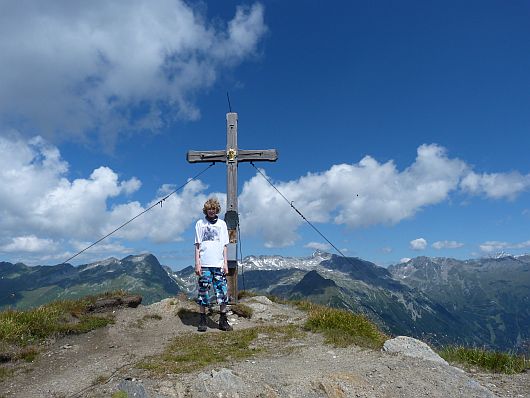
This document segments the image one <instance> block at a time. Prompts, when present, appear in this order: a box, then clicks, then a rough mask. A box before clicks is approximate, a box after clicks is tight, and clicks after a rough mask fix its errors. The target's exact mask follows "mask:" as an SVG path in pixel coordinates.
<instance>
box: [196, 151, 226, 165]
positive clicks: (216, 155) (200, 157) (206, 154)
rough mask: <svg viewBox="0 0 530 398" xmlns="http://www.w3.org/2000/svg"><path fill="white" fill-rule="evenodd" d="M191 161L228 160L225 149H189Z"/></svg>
mask: <svg viewBox="0 0 530 398" xmlns="http://www.w3.org/2000/svg"><path fill="white" fill-rule="evenodd" d="M187 159H188V162H189V163H208V162H226V152H225V151H188V154H187Z"/></svg>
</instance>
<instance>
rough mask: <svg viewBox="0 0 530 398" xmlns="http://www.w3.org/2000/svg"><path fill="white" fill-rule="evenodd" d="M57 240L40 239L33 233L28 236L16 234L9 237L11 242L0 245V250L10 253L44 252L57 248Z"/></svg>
mask: <svg viewBox="0 0 530 398" xmlns="http://www.w3.org/2000/svg"><path fill="white" fill-rule="evenodd" d="M57 247H58V245H57V242H54V241H53V240H51V239H41V238H37V237H36V236H35V235H28V236H17V237H15V238H12V239H11V242H9V243H7V244H5V245H3V246H0V251H3V252H6V253H10V252H27V253H35V252H45V251H53V250H55V249H57Z"/></svg>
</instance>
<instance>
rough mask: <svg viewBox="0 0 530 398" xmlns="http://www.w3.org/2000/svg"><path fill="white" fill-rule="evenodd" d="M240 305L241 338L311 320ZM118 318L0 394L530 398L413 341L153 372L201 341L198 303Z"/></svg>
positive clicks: (518, 379)
mask: <svg viewBox="0 0 530 398" xmlns="http://www.w3.org/2000/svg"><path fill="white" fill-rule="evenodd" d="M242 302H244V303H245V304H247V305H248V306H250V307H251V308H253V311H254V312H253V316H252V317H251V318H250V319H246V318H243V317H238V316H237V315H235V314H231V315H230V316H229V320H230V322H231V323H232V324H233V326H234V330H236V331H237V330H241V329H245V328H249V327H253V326H256V325H285V324H289V323H293V324H301V323H303V322H304V319H305V316H306V314H305V313H304V312H302V311H299V310H297V309H295V308H293V307H292V306H289V305H283V304H278V303H273V302H271V301H270V300H268V299H267V298H266V297H254V298H248V299H245V300H242ZM179 309H185V310H186V311H184V312H182V311H180V312H179ZM114 311H115V313H114V315H115V317H116V318H115V319H116V322H115V323H114V324H113V325H110V326H107V327H105V328H102V329H98V330H94V331H92V332H90V333H87V334H83V335H75V336H67V337H64V338H61V339H58V340H56V341H52V342H49V343H48V344H47V345H45V346H44V347H43V352H42V353H41V354H40V355H39V357H38V358H37V359H35V361H34V362H32V363H27V364H19V366H18V367H17V370H16V371H15V373H14V374H13V375H12V376H11V377H9V378H8V379H6V380H4V381H3V382H2V383H0V397H6V398H7V397H21V398H32V397H39V398H42V397H113V396H114V397H117V396H120V394H118V393H119V391H122V393H121V396H122V397H123V396H128V397H153V398H155V397H159V398H162V397H227V398H228V397H233V398H236V397H238V398H244V397H270V398H273V397H444V398H445V397H466V398H467V397H530V374H529V373H523V374H519V375H498V374H496V375H493V374H485V373H479V372H473V371H471V372H465V371H463V370H460V369H458V368H456V367H453V366H451V365H448V364H447V363H445V362H444V361H441V360H437V358H436V355H432V353H428V355H425V353H426V352H427V351H425V349H424V347H423V346H421V343H419V342H418V343H417V344H416V343H415V342H414V341H413V340H412V339H409V340H406V344H403V341H401V340H396V341H395V343H396V344H394V346H393V348H392V349H390V351H383V350H381V351H379V350H376V351H374V350H370V349H361V348H359V347H355V346H352V347H348V348H335V347H332V346H329V345H326V344H325V343H324V342H323V337H322V336H320V335H319V334H313V333H306V334H305V335H300V336H297V337H296V338H293V339H292V340H291V341H288V342H286V341H284V340H278V341H274V340H267V343H266V344H267V345H268V350H267V352H266V353H265V354H259V355H256V356H253V357H250V358H246V359H242V360H236V361H231V362H227V363H223V364H221V365H215V366H209V367H207V368H203V369H200V370H197V371H194V372H191V373H184V374H182V373H181V374H174V373H167V374H160V373H158V374H154V373H152V372H149V371H146V370H142V369H140V368H138V367H137V364H138V363H139V362H140V361H141V360H142V359H144V358H146V357H151V356H153V355H159V354H160V353H162V352H163V350H164V348H165V347H166V346H167V345H168V344H170V342H171V341H172V340H173V339H174V338H175V337H176V336H181V335H185V334H187V335H194V334H195V335H198V332H197V331H196V327H197V319H198V316H195V315H194V314H195V312H196V311H197V308H196V307H195V304H194V303H191V302H189V301H187V300H185V299H177V298H172V299H166V300H163V301H161V302H159V303H155V304H152V305H149V306H139V307H137V308H135V309H133V308H120V309H115V310H114ZM183 313H184V314H187V315H186V316H183V315H182V314H183ZM216 316H217V315H215V314H214V315H212V316H211V321H210V323H209V326H210V327H211V328H210V329H209V330H208V331H207V332H206V333H207V334H208V333H209V334H211V336H213V334H214V333H230V332H221V331H219V330H217V329H214V326H215V323H214V322H215V320H216ZM261 338H262V339H265V337H264V336H259V335H258V337H257V339H258V340H259V339H261ZM418 344H420V345H418ZM389 346H392V344H389ZM418 347H419V350H418ZM427 350H428V348H427ZM425 358H429V359H425ZM438 359H439V358H438ZM124 393H126V394H127V395H124Z"/></svg>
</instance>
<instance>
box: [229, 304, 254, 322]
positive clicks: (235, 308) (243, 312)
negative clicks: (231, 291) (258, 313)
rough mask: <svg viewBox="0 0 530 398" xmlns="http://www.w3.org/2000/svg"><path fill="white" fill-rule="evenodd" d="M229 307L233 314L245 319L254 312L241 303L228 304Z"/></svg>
mask: <svg viewBox="0 0 530 398" xmlns="http://www.w3.org/2000/svg"><path fill="white" fill-rule="evenodd" d="M230 309H231V310H232V312H233V313H234V314H236V315H238V316H241V317H243V318H247V319H250V318H251V317H252V314H253V313H254V310H253V309H252V308H251V307H249V306H248V305H246V304H243V303H237V304H233V305H231V306H230Z"/></svg>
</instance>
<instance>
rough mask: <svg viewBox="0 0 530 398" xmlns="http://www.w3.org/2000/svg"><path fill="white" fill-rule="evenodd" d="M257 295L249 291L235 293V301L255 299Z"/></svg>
mask: <svg viewBox="0 0 530 398" xmlns="http://www.w3.org/2000/svg"><path fill="white" fill-rule="evenodd" d="M256 296H257V293H254V292H251V291H250V290H240V291H239V292H237V299H238V300H241V299H244V298H249V297H256Z"/></svg>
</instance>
